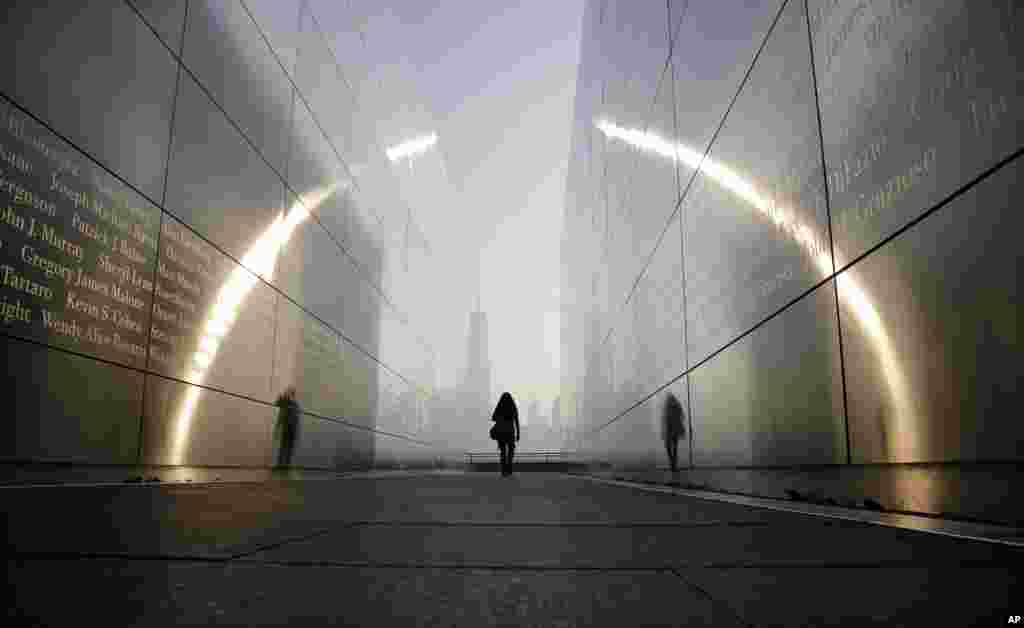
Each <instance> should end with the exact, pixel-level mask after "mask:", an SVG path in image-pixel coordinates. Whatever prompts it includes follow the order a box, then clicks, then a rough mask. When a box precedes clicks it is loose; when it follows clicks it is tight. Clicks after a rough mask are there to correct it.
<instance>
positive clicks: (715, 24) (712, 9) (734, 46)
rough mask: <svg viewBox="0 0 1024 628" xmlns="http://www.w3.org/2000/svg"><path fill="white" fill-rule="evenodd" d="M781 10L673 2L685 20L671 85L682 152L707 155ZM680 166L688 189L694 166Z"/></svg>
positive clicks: (730, 1) (740, 0)
mask: <svg viewBox="0 0 1024 628" xmlns="http://www.w3.org/2000/svg"><path fill="white" fill-rule="evenodd" d="M781 6H782V3H781V2H780V1H779V0H774V1H770V2H748V1H746V0H724V1H723V0H690V1H676V0H672V1H671V2H670V3H669V12H670V13H671V14H672V15H673V17H674V18H675V16H677V15H678V16H680V17H678V18H676V19H679V20H680V24H679V29H678V34H677V35H676V37H675V40H674V42H673V45H672V80H673V82H674V83H675V92H676V93H675V106H676V137H677V140H676V141H677V142H679V144H680V147H681V148H682V149H683V150H685V151H687V152H688V153H692V154H694V155H698V156H699V155H703V154H704V151H705V149H707V147H708V143H709V142H710V141H711V137H712V135H713V134H714V132H715V129H717V128H718V124H719V123H720V122H721V121H722V117H723V116H724V115H725V112H726V110H727V109H728V107H729V103H730V102H731V101H732V99H733V97H734V96H735V95H736V92H737V90H739V88H740V81H742V80H743V76H744V75H745V74H746V72H747V69H748V68H749V67H750V64H751V62H752V61H753V59H754V55H755V54H756V53H757V50H758V48H759V47H760V45H761V42H762V41H764V36H765V34H767V32H768V29H769V27H770V26H771V24H772V20H774V19H775V16H776V14H777V13H778V11H779V8H780V7H781ZM805 36H806V31H805ZM678 163H679V180H680V182H681V184H682V187H683V189H685V188H686V185H687V182H688V181H689V180H690V178H691V177H692V175H693V172H694V168H695V166H694V165H693V164H692V163H690V162H689V160H682V159H681V160H679V162H678Z"/></svg>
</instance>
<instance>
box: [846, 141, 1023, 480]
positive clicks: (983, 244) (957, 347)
mask: <svg viewBox="0 0 1024 628" xmlns="http://www.w3.org/2000/svg"><path fill="white" fill-rule="evenodd" d="M1022 172H1024V166H1022V163H1021V160H1020V159H1017V160H1015V161H1014V162H1012V163H1011V164H1008V165H1006V166H1004V167H1003V168H1002V169H1001V170H999V171H998V172H996V173H995V174H993V175H992V176H991V177H989V178H988V179H986V180H985V181H983V182H981V183H979V184H978V185H977V186H976V187H974V188H972V189H970V190H968V191H967V192H965V193H964V194H963V195H962V196H960V197H959V198H957V199H956V200H954V201H953V202H951V203H949V204H948V205H946V206H944V207H942V208H940V209H939V210H937V211H936V212H935V213H933V214H931V215H930V216H928V217H927V218H925V219H924V220H923V221H922V222H920V223H918V224H917V225H915V226H914V227H912V228H911V229H910V230H908V231H906V232H905V233H903V234H901V235H900V236H898V237H897V238H896V239H894V240H892V241H890V242H888V243H887V244H886V245H884V246H883V247H881V248H880V249H878V250H877V251H875V252H874V253H872V254H871V255H870V256H868V257H867V258H865V259H864V260H862V261H860V262H858V263H857V264H856V265H855V266H853V267H852V268H850V269H849V270H848V271H846V272H844V273H843V274H842V275H840V276H839V300H840V306H841V313H842V325H843V340H844V348H845V351H846V353H845V355H846V378H847V390H848V396H849V404H850V439H851V448H852V453H853V461H854V462H940V461H959V460H980V461H984V460H1007V459H1013V458H1015V457H1018V456H1019V455H1020V451H1021V443H1022V441H1024V432H1022V431H1021V428H1020V424H1019V422H1017V421H1015V420H1014V419H1013V417H1015V416H1016V415H1017V407H1018V406H1019V404H1020V392H1019V391H1020V390H1021V383H1022V382H1021V375H1020V368H1019V365H1018V362H1019V357H1020V350H1021V345H1020V339H1019V338H1020V334H1019V332H1018V329H1019V325H1020V305H1019V303H1020V301H1019V292H1020V289H1019V286H1020V275H1021V263H1022V256H1021V249H1020V243H1019V241H1018V238H1017V235H1016V234H1018V233H1019V232H1020V229H1021V227H1022V220H1021V217H1020V212H1019V211H1018V209H1017V201H1016V199H1018V198H1019V195H1020V194H1022V193H1024V186H1022V184H1021V183H1020V180H1021V175H1022Z"/></svg>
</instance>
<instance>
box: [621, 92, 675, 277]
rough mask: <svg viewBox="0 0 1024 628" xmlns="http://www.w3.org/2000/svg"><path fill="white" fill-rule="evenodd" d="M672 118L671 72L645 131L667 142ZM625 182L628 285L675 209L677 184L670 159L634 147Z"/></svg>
mask: <svg viewBox="0 0 1024 628" xmlns="http://www.w3.org/2000/svg"><path fill="white" fill-rule="evenodd" d="M674 118H675V113H674V111H673V90H672V82H671V76H667V77H666V80H665V81H663V82H662V84H661V88H660V89H659V90H658V93H657V97H656V98H655V100H654V105H653V107H652V109H651V116H650V118H649V119H648V123H647V133H648V134H650V135H652V136H654V137H657V138H659V139H660V140H663V141H666V142H671V141H672V138H673V137H674V136H675V123H674ZM629 183H630V194H629V205H628V208H627V211H628V213H627V218H626V223H627V228H628V231H627V232H628V233H629V240H630V242H631V246H630V247H629V249H630V259H628V260H625V262H624V263H625V267H626V268H625V270H626V271H627V275H628V276H629V279H630V281H629V283H630V285H632V283H633V281H634V280H636V277H637V275H639V274H640V272H642V271H643V268H644V266H645V265H646V264H647V261H648V260H649V259H650V255H651V253H652V252H653V251H654V247H655V245H656V244H657V242H658V238H659V237H661V233H662V231H663V230H664V229H665V226H666V223H667V222H668V219H669V216H671V215H672V213H673V212H674V211H675V209H676V201H677V200H678V199H679V185H678V181H677V180H676V167H675V163H674V161H673V159H671V158H665V157H664V156H662V155H659V154H657V153H653V152H651V151H649V150H643V151H637V158H636V164H635V167H634V170H633V173H632V177H631V179H630V182H629Z"/></svg>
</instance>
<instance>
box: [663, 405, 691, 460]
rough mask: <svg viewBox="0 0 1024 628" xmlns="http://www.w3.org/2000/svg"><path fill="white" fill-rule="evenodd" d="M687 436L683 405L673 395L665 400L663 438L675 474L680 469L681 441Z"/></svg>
mask: <svg viewBox="0 0 1024 628" xmlns="http://www.w3.org/2000/svg"><path fill="white" fill-rule="evenodd" d="M684 435H686V428H685V427H684V426H683V404H681V403H679V399H678V398H676V396H675V395H674V394H672V393H669V394H668V396H667V397H666V398H665V406H664V407H663V408H662V413H661V438H662V440H664V441H665V453H667V454H668V462H669V466H671V467H672V472H673V473H675V472H676V471H677V470H678V469H679V439H680V438H682V437H683V436H684Z"/></svg>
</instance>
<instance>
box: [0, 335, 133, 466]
mask: <svg viewBox="0 0 1024 628" xmlns="http://www.w3.org/2000/svg"><path fill="white" fill-rule="evenodd" d="M3 345H4V351H3V356H4V358H3V362H4V373H5V376H4V378H3V383H2V384H0V390H2V391H3V394H4V396H5V398H7V399H9V400H11V403H9V404H8V409H9V414H8V415H7V420H6V421H4V427H3V431H2V432H0V433H2V434H3V438H2V439H0V441H2V443H3V444H2V445H0V455H2V456H3V457H7V458H16V459H20V460H25V459H34V460H45V461H66V462H85V463H115V464H132V463H134V462H135V461H136V455H137V453H138V439H139V415H140V412H141V410H142V374H141V373H139V372H137V371H133V370H129V369H126V368H122V367H118V366H113V365H110V364H104V363H102V362H97V361H95V360H92V359H90V358H86V357H81V356H76V355H72V354H69V353H65V352H63V351H56V350H53V349H47V348H45V347H41V346H39V345H35V344H29V343H26V342H21V341H18V340H14V339H10V338H4V339H3Z"/></svg>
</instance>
